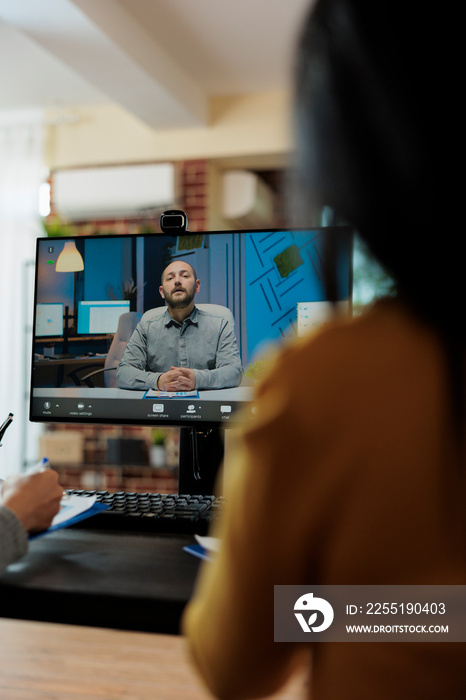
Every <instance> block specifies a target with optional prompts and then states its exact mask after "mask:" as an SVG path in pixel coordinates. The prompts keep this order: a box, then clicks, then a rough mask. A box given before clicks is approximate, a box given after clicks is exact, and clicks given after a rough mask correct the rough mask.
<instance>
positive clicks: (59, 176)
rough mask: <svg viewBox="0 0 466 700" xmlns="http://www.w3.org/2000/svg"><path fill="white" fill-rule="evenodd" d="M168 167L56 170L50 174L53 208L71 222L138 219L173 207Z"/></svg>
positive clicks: (173, 175) (173, 177) (172, 173)
mask: <svg viewBox="0 0 466 700" xmlns="http://www.w3.org/2000/svg"><path fill="white" fill-rule="evenodd" d="M176 189H177V188H176V173H175V167H174V165H173V164H172V163H157V164H143V165H127V166H114V167H112V166H108V167H97V168H73V169H70V170H58V171H56V172H55V173H54V174H53V179H52V193H53V208H54V210H55V211H56V212H57V214H59V215H60V216H62V217H63V218H64V219H68V220H71V221H73V220H74V221H76V220H86V219H99V218H100V219H102V218H122V217H129V216H140V215H141V214H143V213H144V212H145V211H146V210H148V209H158V208H164V207H169V206H173V204H174V203H175V202H176V195H177V192H176Z"/></svg>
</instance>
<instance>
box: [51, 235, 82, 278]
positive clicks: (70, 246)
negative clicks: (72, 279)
mask: <svg viewBox="0 0 466 700" xmlns="http://www.w3.org/2000/svg"><path fill="white" fill-rule="evenodd" d="M55 270H56V271H57V272H79V271H80V270H84V261H83V259H82V257H81V253H80V252H79V250H78V249H77V248H76V244H75V242H74V241H66V243H65V245H64V247H63V250H62V252H61V253H60V255H59V256H58V260H57V264H56V266H55Z"/></svg>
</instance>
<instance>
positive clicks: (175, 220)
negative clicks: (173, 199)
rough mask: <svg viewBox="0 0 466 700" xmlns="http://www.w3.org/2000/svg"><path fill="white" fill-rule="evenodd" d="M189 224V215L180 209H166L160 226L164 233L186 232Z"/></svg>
mask: <svg viewBox="0 0 466 700" xmlns="http://www.w3.org/2000/svg"><path fill="white" fill-rule="evenodd" d="M187 226H188V217H187V216H186V214H185V213H184V211H181V210H180V209H170V210H169V211H164V212H163V214H162V215H161V217H160V228H161V229H162V231H163V232H164V233H184V232H185V231H186V230H187Z"/></svg>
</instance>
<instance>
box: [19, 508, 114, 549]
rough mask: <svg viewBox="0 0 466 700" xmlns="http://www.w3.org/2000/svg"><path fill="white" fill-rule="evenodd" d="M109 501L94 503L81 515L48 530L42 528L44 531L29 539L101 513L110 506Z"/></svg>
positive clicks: (30, 537) (30, 538)
mask: <svg viewBox="0 0 466 700" xmlns="http://www.w3.org/2000/svg"><path fill="white" fill-rule="evenodd" d="M108 507H109V506H108V504H107V503H94V505H93V506H91V507H90V508H88V509H87V510H85V511H84V512H82V513H79V515H75V517H74V518H70V519H69V520H65V521H64V522H62V523H59V524H58V525H52V526H51V527H49V528H48V530H42V532H37V533H35V534H34V535H30V536H29V540H35V539H37V538H38V537H43V536H44V535H48V534H49V533H50V532H55V530H62V529H63V528H64V527H69V526H70V525H74V524H75V523H79V522H80V521H81V520H85V519H86V518H90V517H91V516H93V515H97V513H100V512H101V511H103V510H106V509H107V508H108Z"/></svg>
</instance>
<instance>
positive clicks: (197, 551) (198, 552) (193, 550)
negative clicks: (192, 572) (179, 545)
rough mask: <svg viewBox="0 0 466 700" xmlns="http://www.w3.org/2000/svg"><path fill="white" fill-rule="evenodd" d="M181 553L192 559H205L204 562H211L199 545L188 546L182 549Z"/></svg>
mask: <svg viewBox="0 0 466 700" xmlns="http://www.w3.org/2000/svg"><path fill="white" fill-rule="evenodd" d="M183 552H188V554H192V555H193V557H199V559H205V560H206V561H211V559H212V557H211V556H210V555H209V552H208V551H207V549H206V548H205V547H203V546H202V545H200V544H188V545H187V546H186V547H183Z"/></svg>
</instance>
